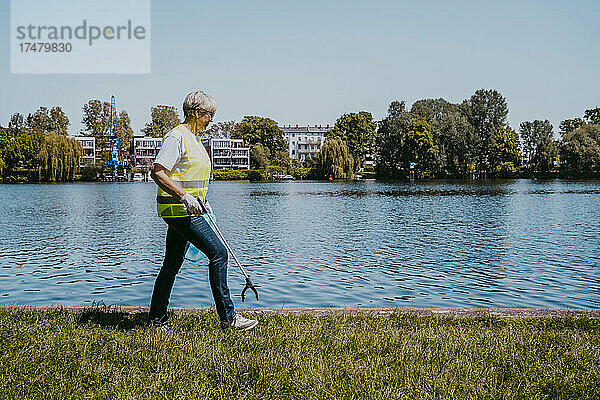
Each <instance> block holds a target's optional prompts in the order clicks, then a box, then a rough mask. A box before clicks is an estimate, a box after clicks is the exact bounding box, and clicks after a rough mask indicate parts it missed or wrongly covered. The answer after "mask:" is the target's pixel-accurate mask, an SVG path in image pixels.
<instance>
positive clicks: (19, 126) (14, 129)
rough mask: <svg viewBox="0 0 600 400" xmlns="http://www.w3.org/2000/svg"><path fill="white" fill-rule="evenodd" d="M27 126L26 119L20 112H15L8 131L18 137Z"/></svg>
mask: <svg viewBox="0 0 600 400" xmlns="http://www.w3.org/2000/svg"><path fill="white" fill-rule="evenodd" d="M24 128H25V119H24V118H23V115H22V114H20V113H14V114H13V115H12V116H11V117H10V122H9V123H8V131H9V132H10V134H11V136H12V137H17V136H18V135H19V134H20V133H21V132H23V129H24Z"/></svg>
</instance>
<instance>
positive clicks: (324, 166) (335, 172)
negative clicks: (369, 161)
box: [316, 138, 354, 179]
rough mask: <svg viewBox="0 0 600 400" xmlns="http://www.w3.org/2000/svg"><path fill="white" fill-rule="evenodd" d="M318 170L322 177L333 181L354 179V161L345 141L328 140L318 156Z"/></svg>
mask: <svg viewBox="0 0 600 400" xmlns="http://www.w3.org/2000/svg"><path fill="white" fill-rule="evenodd" d="M316 159H317V169H318V171H319V174H320V175H321V176H322V177H326V178H327V177H329V176H331V177H332V178H333V179H352V178H353V177H354V159H353V158H352V155H351V154H350V151H349V150H348V146H347V145H346V143H344V141H342V140H341V139H337V138H332V139H328V140H327V141H326V142H325V143H324V144H323V146H322V147H321V150H320V151H319V153H317V156H316Z"/></svg>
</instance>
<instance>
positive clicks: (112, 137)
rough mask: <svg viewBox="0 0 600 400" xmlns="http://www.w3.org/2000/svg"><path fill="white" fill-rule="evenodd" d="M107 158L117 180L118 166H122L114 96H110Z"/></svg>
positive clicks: (107, 162)
mask: <svg viewBox="0 0 600 400" xmlns="http://www.w3.org/2000/svg"><path fill="white" fill-rule="evenodd" d="M108 144H109V149H110V153H109V157H108V161H106V164H107V165H110V166H112V167H113V172H112V176H113V179H114V180H117V177H118V176H119V166H122V165H123V160H121V149H120V148H119V128H118V126H117V106H116V105H115V96H110V130H109V138H108Z"/></svg>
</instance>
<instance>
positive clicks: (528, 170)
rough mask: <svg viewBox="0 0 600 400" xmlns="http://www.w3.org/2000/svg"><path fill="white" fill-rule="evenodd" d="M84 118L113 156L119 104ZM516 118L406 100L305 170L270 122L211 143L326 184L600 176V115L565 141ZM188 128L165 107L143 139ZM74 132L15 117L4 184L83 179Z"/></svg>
mask: <svg viewBox="0 0 600 400" xmlns="http://www.w3.org/2000/svg"><path fill="white" fill-rule="evenodd" d="M82 110H83V115H82V124H83V129H82V131H81V132H80V134H81V135H84V136H92V137H94V138H95V140H96V148H97V149H107V147H108V143H107V140H108V137H109V130H110V104H109V103H108V102H103V101H100V100H97V99H92V100H90V101H88V102H87V103H86V104H84V105H83V107H82ZM507 115H508V106H507V103H506V99H505V98H504V96H502V95H501V94H500V93H499V92H497V91H496V90H486V89H480V90H478V91H476V92H475V93H474V94H473V95H472V96H471V97H470V98H469V99H465V100H463V101H462V102H460V103H451V102H448V101H446V100H445V99H441V98H440V99H424V100H418V101H416V102H414V103H413V104H412V106H411V107H410V109H408V108H407V106H406V103H405V102H404V101H393V102H392V103H391V104H390V106H389V108H388V110H387V115H386V117H385V118H384V119H382V120H381V121H375V120H374V119H373V116H372V114H371V113H370V112H366V111H361V112H357V113H348V114H344V115H342V116H340V117H339V118H338V119H337V121H336V123H335V125H334V126H333V128H332V129H331V130H330V131H329V132H327V134H326V138H327V140H326V141H325V143H324V144H323V146H322V148H321V149H320V151H319V152H318V153H317V154H316V155H315V157H314V158H313V159H309V160H307V161H306V162H305V163H304V165H301V164H300V162H299V161H298V160H292V159H290V157H289V153H288V144H287V142H286V140H285V139H284V133H283V131H282V130H281V129H280V128H279V127H278V124H277V122H276V121H274V120H272V119H270V118H267V117H261V116H245V117H243V119H242V120H241V121H240V122H237V123H236V122H235V121H226V122H219V123H215V124H212V125H211V126H210V127H209V128H208V129H207V131H205V132H204V133H203V134H204V135H205V136H206V137H225V138H240V139H243V140H244V143H245V144H246V145H247V146H249V147H250V163H251V168H253V169H258V170H269V169H270V170H277V171H280V172H289V171H292V170H294V171H295V172H296V173H300V172H298V171H302V172H301V173H302V174H303V176H306V177H312V178H317V179H322V178H326V177H329V176H331V177H333V178H334V179H352V178H354V177H355V176H356V174H357V173H359V172H364V171H367V172H369V171H370V172H372V173H374V174H376V176H377V177H378V178H381V179H404V178H407V177H408V176H409V173H410V172H411V170H412V171H413V172H414V174H415V175H416V176H417V177H420V178H466V177H468V176H470V174H471V173H473V172H475V173H482V172H484V173H485V175H486V176H489V177H498V178H506V177H517V176H522V177H543V176H549V175H551V174H553V173H555V171H557V170H558V169H560V171H561V174H562V175H563V176H571V177H597V176H600V107H599V108H594V109H589V110H586V111H585V112H584V113H583V115H582V116H581V117H575V118H572V119H566V120H564V121H562V122H561V124H560V127H559V129H560V131H559V132H560V139H559V140H556V139H555V135H554V127H553V126H552V124H550V122H549V121H548V120H542V119H540V120H534V121H524V122H522V123H521V124H520V125H519V130H518V132H517V131H515V130H514V129H513V128H512V127H510V126H509V125H508V123H507ZM179 123H180V118H179V115H178V113H177V111H176V109H175V107H173V106H168V105H157V106H154V107H152V108H151V110H150V121H149V122H148V123H146V125H145V127H144V128H143V129H142V130H141V131H142V133H144V134H145V135H146V136H152V137H163V136H164V135H165V134H166V133H167V132H168V131H169V130H171V129H172V128H173V127H175V126H176V125H178V124H179ZM69 125H70V122H69V118H68V117H67V116H66V114H65V113H64V112H63V110H62V109H61V107H53V108H50V109H49V108H47V107H40V108H39V109H38V110H37V111H35V112H34V113H30V114H28V115H27V117H24V116H23V115H22V114H20V113H15V114H13V115H12V116H11V118H10V121H9V123H8V128H0V175H2V176H3V181H4V182H7V181H8V182H10V181H14V180H15V179H16V178H15V177H16V176H20V177H21V178H23V179H25V180H35V181H66V180H72V179H73V177H74V176H75V174H77V173H79V172H80V171H79V165H80V163H81V157H82V154H83V153H82V148H81V145H80V144H79V143H78V142H77V141H76V140H74V139H71V138H69V137H68V136H67V132H68V127H69ZM117 125H118V131H119V146H120V148H121V150H122V151H123V152H125V153H126V152H127V151H128V150H130V143H131V139H132V138H133V129H132V128H131V119H130V117H129V115H128V113H127V111H126V110H123V109H121V110H120V111H119V113H118V115H117ZM102 153H103V156H102V157H103V158H102V160H100V161H99V165H100V166H102V165H103V163H104V161H106V158H107V152H102ZM368 161H372V162H368ZM301 167H304V169H303V170H300V168H301ZM19 171H26V172H27V174H26V175H25V177H24V176H23V175H22V174H21V175H19ZM17 180H18V179H17Z"/></svg>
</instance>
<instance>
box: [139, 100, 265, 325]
mask: <svg viewBox="0 0 600 400" xmlns="http://www.w3.org/2000/svg"><path fill="white" fill-rule="evenodd" d="M216 110H217V104H216V103H215V100H214V99H213V98H212V97H210V96H208V95H206V94H205V93H203V92H201V91H194V92H191V93H190V94H188V95H187V97H186V98H185V100H184V102H183V113H184V115H185V121H184V122H183V123H182V124H180V125H178V126H176V127H175V128H173V129H172V130H171V131H169V133H167V134H166V136H165V137H164V139H163V143H162V148H161V149H160V151H159V153H158V156H157V157H156V160H155V161H154V165H153V166H152V172H151V176H152V179H154V181H155V182H156V184H157V185H158V194H157V196H156V202H157V210H158V215H159V216H160V217H162V218H163V220H164V221H165V222H166V223H167V226H168V229H167V244H166V251H165V259H164V262H163V265H162V267H161V269H160V272H159V274H158V276H157V277H156V282H155V283H154V291H153V293H152V300H151V302H150V324H151V325H152V326H156V327H161V328H168V326H167V306H168V304H169V297H170V295H171V289H172V288H173V283H174V282H175V276H176V275H177V273H178V272H179V269H180V267H181V265H182V264H183V260H184V256H185V253H186V251H187V248H188V246H189V243H191V244H193V245H194V246H196V247H197V248H198V249H199V250H201V251H202V252H203V253H204V254H205V255H206V256H207V257H208V260H209V267H208V268H209V270H208V271H209V280H210V287H211V290H212V295H213V299H214V301H215V305H216V308H217V314H218V315H219V319H220V321H221V327H222V328H223V329H226V328H228V327H233V328H235V329H239V330H247V329H252V328H254V327H255V326H256V325H257V324H258V321H256V320H252V319H246V318H244V317H242V316H241V315H237V314H236V313H235V310H234V306H233V301H231V297H230V295H229V288H228V287H227V260H228V254H227V249H226V248H225V246H224V245H223V243H222V242H221V241H220V240H219V237H218V236H217V235H216V234H215V232H214V231H213V230H212V228H211V227H210V226H209V224H208V222H207V221H206V220H205V219H204V217H203V216H202V215H203V213H205V212H208V210H209V208H210V206H209V205H208V203H207V202H206V192H207V190H208V182H209V179H210V172H211V165H210V157H209V156H208V153H207V152H206V149H204V146H203V145H202V144H201V143H200V142H199V141H198V139H197V138H196V135H197V134H198V133H200V132H202V131H203V130H204V129H206V127H207V126H208V124H209V123H210V122H211V121H212V119H213V117H214V114H215V111H216Z"/></svg>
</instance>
